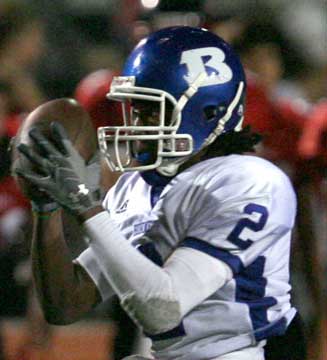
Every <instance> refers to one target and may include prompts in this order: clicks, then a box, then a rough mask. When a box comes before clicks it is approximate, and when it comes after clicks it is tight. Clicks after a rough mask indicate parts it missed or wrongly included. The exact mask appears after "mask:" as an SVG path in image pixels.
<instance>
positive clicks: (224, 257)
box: [180, 237, 244, 275]
mask: <svg viewBox="0 0 327 360" xmlns="http://www.w3.org/2000/svg"><path fill="white" fill-rule="evenodd" d="M180 246H185V247H189V248H192V249H195V250H199V251H202V252H204V253H206V254H208V255H210V256H212V257H214V258H216V259H219V260H221V261H223V262H225V263H226V264H227V265H229V266H230V268H231V269H232V271H233V274H234V275H235V274H238V273H239V272H240V271H242V269H243V268H244V265H243V263H242V261H241V259H240V258H239V257H238V256H236V255H233V254H231V253H230V252H228V251H227V250H223V249H219V248H217V247H216V246H213V245H211V244H209V243H207V242H206V241H203V240H200V239H197V238H192V237H188V238H186V239H185V240H184V241H183V242H182V243H181V244H180Z"/></svg>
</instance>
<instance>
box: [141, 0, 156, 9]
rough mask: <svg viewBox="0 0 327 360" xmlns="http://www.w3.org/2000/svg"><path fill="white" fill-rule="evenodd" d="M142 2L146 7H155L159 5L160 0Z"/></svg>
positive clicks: (144, 0) (142, 0)
mask: <svg viewBox="0 0 327 360" xmlns="http://www.w3.org/2000/svg"><path fill="white" fill-rule="evenodd" d="M141 3H142V6H143V7H145V8H146V9H154V8H155V7H157V6H158V4H159V0H141Z"/></svg>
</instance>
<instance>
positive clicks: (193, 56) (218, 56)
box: [180, 47, 233, 87]
mask: <svg viewBox="0 0 327 360" xmlns="http://www.w3.org/2000/svg"><path fill="white" fill-rule="evenodd" d="M225 57H226V56H225V53H224V52H223V51H222V50H221V49H218V48H215V47H205V48H201V49H192V50H187V51H183V53H182V57H181V61H180V63H181V64H185V65H186V66H187V70H188V74H187V75H185V76H184V78H185V80H186V81H187V82H188V83H189V84H191V83H193V81H194V80H195V79H196V78H197V77H198V76H199V75H200V74H201V73H203V72H205V73H206V74H207V75H208V76H207V79H206V80H204V81H203V82H202V84H201V85H200V86H199V87H203V86H210V85H218V84H224V83H226V82H228V81H230V80H231V79H232V77H233V72H232V69H231V68H230V67H229V66H228V65H227V64H226V63H225V62H224V60H225Z"/></svg>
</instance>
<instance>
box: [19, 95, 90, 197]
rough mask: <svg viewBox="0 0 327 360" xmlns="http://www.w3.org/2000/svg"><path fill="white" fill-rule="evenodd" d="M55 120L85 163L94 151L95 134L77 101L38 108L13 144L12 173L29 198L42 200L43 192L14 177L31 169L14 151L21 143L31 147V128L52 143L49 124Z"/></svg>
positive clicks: (54, 101) (32, 145)
mask: <svg viewBox="0 0 327 360" xmlns="http://www.w3.org/2000/svg"><path fill="white" fill-rule="evenodd" d="M54 121H56V122H59V123H61V125H62V126H63V127H64V128H65V130H66V133H67V135H68V137H69V139H70V140H71V142H72V143H73V145H74V146H75V148H76V149H77V151H78V152H79V153H80V155H81V156H82V157H83V158H84V159H85V161H89V160H90V159H91V158H92V156H93V155H94V154H95V152H96V150H97V137H96V131H95V129H94V127H93V125H92V122H91V120H90V117H89V115H88V113H87V112H86V111H85V110H84V108H83V107H82V106H81V105H80V104H79V103H78V102H77V101H76V100H74V99H70V98H60V99H55V100H51V101H48V102H46V103H44V104H42V105H40V106H38V107H37V108H36V109H35V110H34V111H32V112H31V113H30V114H29V115H28V116H27V117H26V118H25V120H24V121H23V123H22V125H21V127H20V128H19V130H18V133H17V135H16V137H15V138H14V141H13V144H12V174H13V175H14V177H15V179H16V182H17V184H18V186H19V188H20V190H21V191H22V192H23V194H24V195H25V196H27V197H28V198H33V199H37V198H43V197H44V193H42V191H40V190H39V189H37V188H36V187H35V186H34V185H32V184H30V183H28V182H27V181H26V180H24V179H23V178H22V177H20V176H17V175H15V168H17V167H19V168H23V169H31V170H32V169H33V164H32V163H31V162H30V161H29V160H28V159H27V158H26V157H25V156H24V155H22V154H21V153H20V152H19V151H18V150H17V146H18V145H19V144H21V143H24V144H26V145H29V146H31V147H32V148H33V147H34V143H33V141H32V139H31V138H30V137H29V131H30V130H31V129H32V128H34V127H37V128H39V129H40V131H41V132H42V134H43V135H44V136H45V137H47V138H48V139H49V140H51V129H50V125H51V123H52V122H54ZM34 170H35V169H34Z"/></svg>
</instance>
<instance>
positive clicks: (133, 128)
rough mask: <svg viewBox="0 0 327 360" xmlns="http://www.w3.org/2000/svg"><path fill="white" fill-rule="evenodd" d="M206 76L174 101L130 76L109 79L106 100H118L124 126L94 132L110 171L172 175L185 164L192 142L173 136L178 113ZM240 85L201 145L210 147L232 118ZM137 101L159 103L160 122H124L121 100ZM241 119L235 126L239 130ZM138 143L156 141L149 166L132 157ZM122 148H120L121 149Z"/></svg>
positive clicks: (102, 128) (240, 88)
mask: <svg viewBox="0 0 327 360" xmlns="http://www.w3.org/2000/svg"><path fill="white" fill-rule="evenodd" d="M206 77H207V74H206V73H201V74H200V75H199V76H198V77H197V78H196V79H195V80H194V82H193V83H192V84H191V85H190V87H189V88H188V89H187V90H186V91H185V92H184V94H183V95H182V96H181V97H180V99H179V100H178V101H176V99H175V98H174V97H173V96H172V95H170V94H169V93H167V92H165V91H163V90H157V89H152V88H145V87H137V86H134V84H135V77H134V76H117V77H114V78H113V81H112V83H111V87H110V91H109V93H108V94H107V97H108V98H109V99H111V100H118V101H121V102H122V105H123V118H124V126H105V127H100V128H99V129H98V140H99V146H100V151H101V153H102V154H103V155H104V156H105V158H106V160H107V163H108V165H109V167H110V168H111V170H113V171H121V172H124V171H131V170H139V171H145V170H152V169H156V170H157V171H158V172H159V173H160V174H162V175H165V176H174V175H175V174H176V173H177V171H178V168H179V166H180V165H181V164H183V163H184V162H186V161H187V160H188V159H189V158H190V157H191V155H193V154H192V152H193V139H192V136H191V135H190V134H177V131H178V129H179V126H180V124H181V114H182V110H183V108H184V106H185V105H186V104H187V102H188V101H189V99H190V98H191V97H192V96H193V95H194V94H195V93H196V92H197V90H198V88H199V86H201V83H202V82H203V81H204V80H205V79H206ZM243 87H244V83H243V82H241V83H240V85H239V88H238V91H237V93H236V95H235V98H234V100H233V101H232V103H231V105H230V106H229V108H228V109H227V112H226V114H225V116H224V117H223V118H221V119H220V121H219V122H218V125H217V127H216V129H215V130H214V131H213V132H212V133H211V134H210V136H209V137H208V138H207V139H206V140H205V142H204V144H203V146H202V147H201V149H202V148H204V147H205V146H207V145H209V144H211V143H212V142H213V141H214V140H215V139H216V137H217V136H218V135H220V134H221V132H222V131H223V129H224V125H225V123H226V122H227V121H228V120H229V118H230V117H231V116H232V113H233V110H234V108H235V107H236V106H237V104H238V103H239V100H240V97H241V94H242V89H243ZM127 99H128V100H130V99H137V100H148V101H154V102H159V103H160V119H159V125H158V126H137V125H130V124H129V123H128V115H127V111H126V106H125V100H127ZM166 99H167V100H169V101H170V102H171V103H172V105H173V113H172V118H171V122H170V125H169V126H166V125H165V109H166V106H165V102H166ZM242 121H243V118H242V119H241V120H240V122H239V124H238V125H237V128H238V130H240V129H241V125H242ZM139 140H141V141H142V140H143V141H146V140H152V141H153V140H156V141H158V147H157V157H156V159H155V161H154V162H153V163H152V164H149V165H140V164H135V161H134V160H133V157H132V151H131V150H132V148H131V143H133V142H134V141H139ZM122 147H123V148H122Z"/></svg>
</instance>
